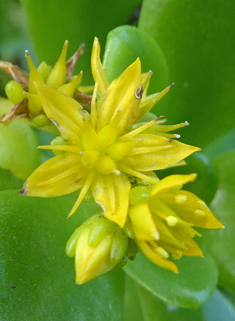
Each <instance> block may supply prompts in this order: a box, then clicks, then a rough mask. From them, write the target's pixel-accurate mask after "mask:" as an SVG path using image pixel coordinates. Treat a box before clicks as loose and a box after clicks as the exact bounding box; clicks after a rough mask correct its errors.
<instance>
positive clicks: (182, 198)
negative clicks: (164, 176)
mask: <svg viewBox="0 0 235 321" xmlns="http://www.w3.org/2000/svg"><path fill="white" fill-rule="evenodd" d="M175 201H176V203H178V204H181V203H184V202H186V201H187V196H186V195H183V194H178V195H176V196H175Z"/></svg>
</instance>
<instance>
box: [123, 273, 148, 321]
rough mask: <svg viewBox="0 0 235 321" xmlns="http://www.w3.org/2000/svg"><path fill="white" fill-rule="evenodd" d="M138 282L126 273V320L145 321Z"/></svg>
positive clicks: (124, 312) (124, 314)
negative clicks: (138, 291)
mask: <svg viewBox="0 0 235 321" xmlns="http://www.w3.org/2000/svg"><path fill="white" fill-rule="evenodd" d="M136 286H137V283H136V282H135V281H134V280H133V279H131V278H130V277H129V276H128V275H126V281H125V294H124V311H123V320H124V321H144V320H145V319H144V317H143V313H142V309H141V302H140V298H139V296H138V293H137V288H136Z"/></svg>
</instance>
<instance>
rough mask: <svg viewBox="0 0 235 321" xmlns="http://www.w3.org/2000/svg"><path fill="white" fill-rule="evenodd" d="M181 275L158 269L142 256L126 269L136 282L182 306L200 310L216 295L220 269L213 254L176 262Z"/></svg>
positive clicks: (154, 293) (139, 254) (170, 302)
mask: <svg viewBox="0 0 235 321" xmlns="http://www.w3.org/2000/svg"><path fill="white" fill-rule="evenodd" d="M177 266H178V268H179V274H174V273H172V272H171V271H167V270H164V269H161V268H159V267H157V266H155V265H154V264H153V263H151V262H149V261H148V260H147V259H146V258H144V256H143V255H142V254H141V253H138V255H137V258H136V259H135V261H134V262H130V263H128V264H127V265H126V266H125V267H124V270H125V272H126V273H127V274H128V275H129V276H130V277H132V278H133V279H135V281H136V282H137V283H139V284H140V285H141V286H143V287H144V288H145V289H148V291H150V292H151V293H152V294H153V295H155V296H157V297H158V298H160V299H162V300H163V301H165V302H167V303H169V304H173V305H176V306H179V307H186V308H197V307H199V306H200V305H202V304H203V303H204V302H205V301H206V300H207V299H208V298H209V297H210V296H211V295H212V294H213V292H214V290H215V287H216V283H217V275H218V271H217V267H216V264H215V262H214V260H213V258H212V257H211V256H210V255H208V254H207V255H205V257H204V258H196V257H195V258H191V257H183V258H181V259H180V260H179V261H178V262H177Z"/></svg>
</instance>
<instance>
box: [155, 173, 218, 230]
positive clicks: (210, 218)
mask: <svg viewBox="0 0 235 321" xmlns="http://www.w3.org/2000/svg"><path fill="white" fill-rule="evenodd" d="M191 175H193V174H191ZM182 176H183V175H182ZM185 176H188V175H185ZM167 194H168V193H167ZM169 194H170V195H172V197H171V198H169V196H168V197H167V198H166V197H165V196H161V199H162V200H164V202H165V203H166V204H169V206H170V207H171V208H172V209H173V210H174V211H175V212H176V213H177V214H178V215H179V217H180V218H182V219H183V220H185V221H186V222H190V223H193V225H195V226H198V227H204V228H211V229H216V228H223V225H222V224H221V223H220V222H219V220H217V218H216V217H215V216H214V215H213V213H212V212H211V211H210V210H209V208H208V207H207V206H206V204H205V203H204V202H203V201H202V200H201V199H200V198H199V197H197V196H196V195H195V194H193V193H190V192H188V191H182V190H180V191H169ZM164 195H165V194H164ZM177 195H184V196H186V201H185V202H183V203H177V202H176V201H175V197H176V196H177Z"/></svg>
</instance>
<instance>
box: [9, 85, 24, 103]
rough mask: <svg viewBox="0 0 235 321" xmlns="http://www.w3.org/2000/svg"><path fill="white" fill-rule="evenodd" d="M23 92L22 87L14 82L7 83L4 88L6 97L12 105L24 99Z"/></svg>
mask: <svg viewBox="0 0 235 321" xmlns="http://www.w3.org/2000/svg"><path fill="white" fill-rule="evenodd" d="M23 91H24V89H23V87H22V86H21V85H20V84H19V83H18V82H17V81H15V80H11V81H9V82H8V83H7V84H6V87H5V92H6V95H7V97H8V98H9V100H10V101H11V102H13V104H14V105H17V104H18V103H19V102H21V101H22V100H23V99H24V98H25V97H24V94H23Z"/></svg>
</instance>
